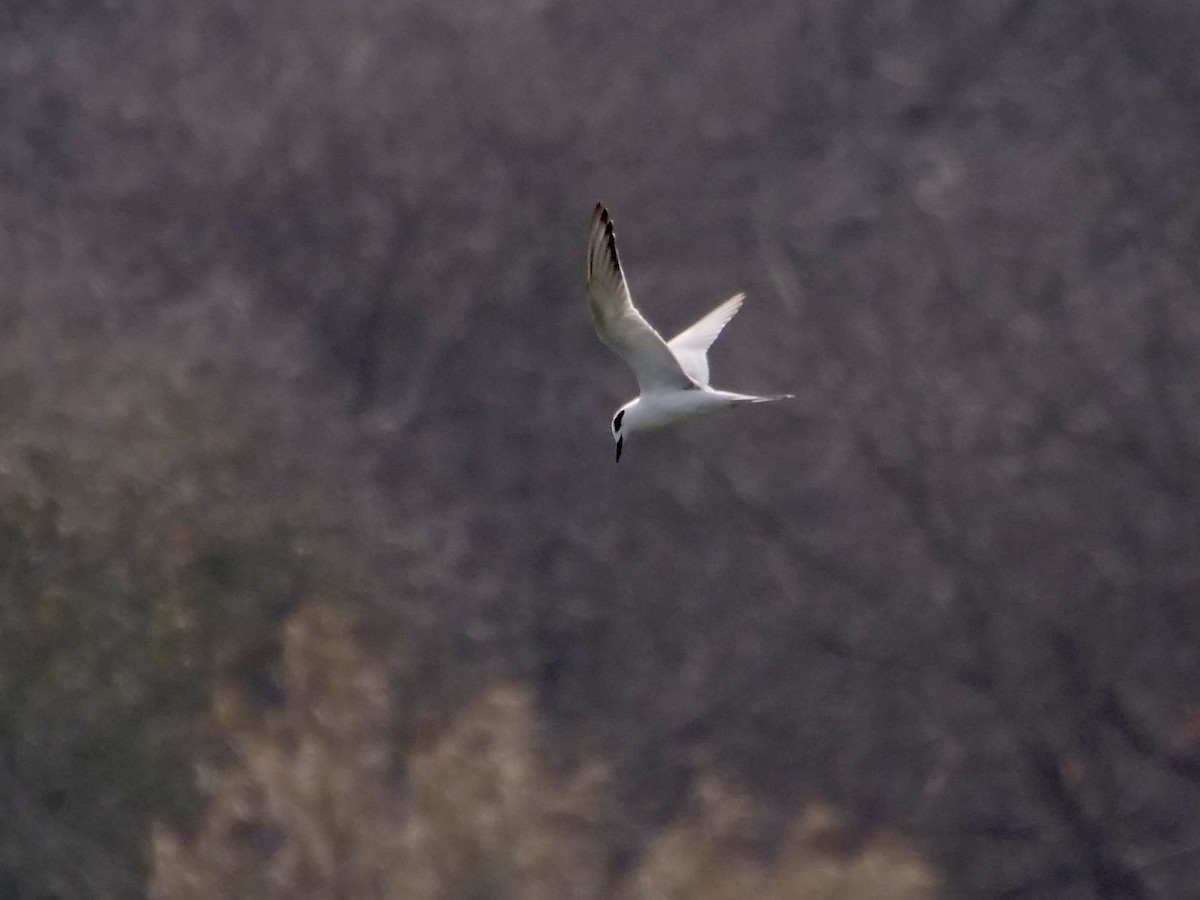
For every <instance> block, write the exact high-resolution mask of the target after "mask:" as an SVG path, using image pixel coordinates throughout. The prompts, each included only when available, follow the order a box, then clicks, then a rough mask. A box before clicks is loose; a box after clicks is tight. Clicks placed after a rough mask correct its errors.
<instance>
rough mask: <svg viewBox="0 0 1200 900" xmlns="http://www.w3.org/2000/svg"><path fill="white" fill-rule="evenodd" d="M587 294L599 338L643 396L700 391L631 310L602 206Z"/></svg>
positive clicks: (592, 240) (595, 216)
mask: <svg viewBox="0 0 1200 900" xmlns="http://www.w3.org/2000/svg"><path fill="white" fill-rule="evenodd" d="M587 295H588V309H590V310H591V314H592V325H594V326H595V328H596V334H598V335H599V336H600V340H601V341H603V342H604V343H605V344H606V345H607V346H608V347H610V348H611V349H612V350H614V351H615V352H616V353H617V354H618V355H619V356H620V357H621V358H622V359H624V360H625V362H626V363H627V364H628V365H629V367H630V368H631V369H633V374H634V375H635V376H637V381H638V388H639V389H640V390H641V392H642V393H643V394H646V393H651V392H653V391H661V390H682V389H686V388H691V387H695V386H696V385H695V383H694V382H693V381H692V379H691V378H690V377H688V375H687V374H686V373H685V372H684V370H683V368H682V367H681V366H680V364H679V360H677V359H676V358H675V354H673V353H672V352H671V348H670V347H668V346H667V342H666V341H664V340H663V339H662V337H661V336H660V335H659V333H658V332H657V331H655V330H654V329H653V328H651V327H650V323H649V322H647V321H646V320H645V319H644V318H642V315H641V313H639V312H638V311H637V308H636V307H635V306H634V305H633V299H632V298H631V297H630V296H629V286H628V285H627V284H626V283H625V274H624V272H623V271H622V269H621V262H620V260H619V259H618V258H617V241H616V238H615V237H614V236H613V225H612V219H611V218H609V215H608V210H606V209H605V208H604V206H603V205H602V204H599V203H597V204H596V209H595V210H594V211H593V213H592V223H591V229H590V232H589V235H588V270H587Z"/></svg>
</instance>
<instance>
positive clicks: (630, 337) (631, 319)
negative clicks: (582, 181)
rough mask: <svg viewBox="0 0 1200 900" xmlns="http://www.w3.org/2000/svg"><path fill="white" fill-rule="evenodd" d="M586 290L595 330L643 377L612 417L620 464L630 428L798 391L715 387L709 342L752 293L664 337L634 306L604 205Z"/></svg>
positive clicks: (595, 222)
mask: <svg viewBox="0 0 1200 900" xmlns="http://www.w3.org/2000/svg"><path fill="white" fill-rule="evenodd" d="M587 296H588V308H589V309H590V310H591V314H592V324H593V325H594V326H595V328H596V334H598V335H599V336H600V340H601V341H603V342H604V343H605V344H606V345H607V346H608V347H609V348H610V349H612V350H613V351H615V352H616V353H617V355H618V356H620V357H621V358H622V359H624V360H625V362H626V363H627V364H628V365H629V368H631V369H633V374H634V375H635V376H636V377H637V383H638V391H639V393H638V396H637V397H635V398H634V399H632V400H630V401H629V402H628V403H626V404H625V405H624V406H622V407H621V408H620V409H618V410H617V411H616V412H615V413H613V417H612V436H613V440H614V441H616V444H617V462H620V461H621V448H622V447H623V446H624V444H625V436H626V435H628V434H633V433H634V432H637V431H651V430H653V429H655V428H663V427H665V426H667V425H674V424H675V423H677V422H683V421H686V420H688V419H694V418H697V417H698V416H705V415H708V414H709V413H714V412H716V411H717V410H719V409H725V408H727V407H730V406H738V405H740V404H743V403H769V402H770V401H772V400H787V399H791V398H792V396H793V395H792V394H773V395H770V396H765V397H760V396H756V395H754V394H735V393H732V392H730V391H719V390H716V389H714V388H712V387H709V384H708V348H709V347H711V346H712V343H713V341H715V340H716V339H717V335H719V334H720V333H721V329H722V328H724V327H725V326H726V325H727V324H729V320H730V319H732V318H733V317H734V314H735V313H737V311H738V310H739V309H741V307H742V301H743V300H745V299H746V295H745V294H740V293H739V294H734V295H733V296H732V297H730V298H729V299H728V300H726V301H725V302H724V303H722V304H721V305H720V306H718V307H717V308H716V309H714V310H713V311H712V312H710V313H709V314H708V315H706V316H705V317H704V318H702V319H700V321H698V322H696V323H695V324H694V325H691V326H689V327H687V328H685V329H683V331H681V332H679V334H677V335H675V337H673V338H671V340H669V341H664V340H663V339H662V337H660V336H659V333H658V332H657V331H655V330H654V329H653V328H652V327H651V326H650V323H649V322H647V321H646V320H645V319H644V318H642V314H641V313H639V312H638V311H637V307H635V306H634V305H633V298H632V297H630V295H629V285H628V284H626V282H625V272H624V270H623V269H622V267H621V263H620V260H619V259H618V258H617V239H616V237H615V236H614V235H613V223H612V218H611V217H610V216H609V214H608V210H607V209H605V208H604V205H603V204H601V203H597V204H596V209H595V211H594V212H593V213H592V224H591V230H590V233H589V235H588V262H587Z"/></svg>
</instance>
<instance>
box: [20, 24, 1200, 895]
mask: <svg viewBox="0 0 1200 900" xmlns="http://www.w3.org/2000/svg"><path fill="white" fill-rule="evenodd" d="M1198 42H1200V8H1198V7H1196V6H1195V5H1194V4H1192V3H1185V2H1182V0H1179V2H1172V0H1148V2H1136V3H1134V2H1124V0H1086V2H1079V3H1073V4H1061V3H1049V2H1040V0H1017V2H946V0H909V2H901V0H895V2H881V0H824V2H811V3H805V4H795V3H787V2H774V0H768V2H764V3H759V4H752V5H749V6H746V5H739V4H720V3H687V4H673V3H672V4H665V5H663V4H659V5H649V6H648V5H647V4H642V3H635V2H626V0H614V2H610V3H605V4H594V5H585V4H575V3H567V2H557V0H525V2H513V3H508V4H501V3H489V2H483V0H462V2H456V3H451V4H446V3H435V2H416V0H413V2H400V0H397V2H388V0H373V2H366V0H296V2H291V3H282V2H280V3H266V4H253V3H242V2H239V0H206V2H194V0H188V2H184V0H159V2H152V3H133V2H127V0H110V2H106V3H99V4H97V3H86V4H84V3H78V4H77V3H72V2H66V0H62V2H49V3H47V2H27V0H8V2H7V3H6V4H5V5H4V6H3V7H2V8H0V314H2V316H3V322H2V328H0V416H2V421H3V427H2V428H0V462H2V466H0V494H2V501H0V896H3V897H9V896H11V897H60V896H61V897H84V896H120V895H123V894H128V893H129V892H132V891H135V890H137V891H140V890H141V888H140V887H139V885H140V884H141V883H142V881H143V879H144V877H145V867H146V857H145V846H146V841H147V829H148V828H149V823H150V822H151V821H155V820H159V819H163V818H167V819H170V820H171V821H177V822H180V823H183V826H184V827H186V824H187V823H188V822H194V821H195V820H196V816H198V815H200V809H201V808H202V804H201V803H200V801H199V800H198V799H197V796H196V795H195V793H194V791H193V788H192V781H193V780H192V773H193V767H192V762H193V755H192V750H193V746H194V745H193V744H192V743H191V742H190V741H191V739H190V738H189V737H188V736H189V735H193V734H194V729H196V728H197V727H199V726H198V725H196V722H197V721H198V717H201V718H202V716H201V713H200V712H199V711H201V710H203V709H204V708H205V707H206V704H207V703H208V701H207V699H206V698H207V697H208V696H209V694H210V692H211V691H212V689H213V686H214V685H215V684H217V683H223V682H225V681H229V680H232V681H233V682H235V683H237V684H239V685H240V686H241V687H242V689H244V690H246V691H248V692H249V693H250V695H251V696H253V697H254V698H255V703H256V704H261V706H262V707H263V708H265V709H269V708H271V707H272V705H273V704H278V703H280V702H282V701H281V698H280V697H279V693H280V691H281V690H282V688H281V687H280V685H279V682H278V678H277V677H276V675H275V674H274V673H275V668H274V661H275V660H276V659H277V654H278V632H279V628H280V623H281V622H282V621H284V620H285V619H286V618H287V616H288V615H290V614H291V612H292V611H293V610H294V609H296V608H297V606H298V605H303V604H304V603H306V602H308V601H309V599H310V598H311V597H313V596H314V595H320V596H322V597H328V598H332V599H334V600H336V601H337V602H338V603H344V604H345V605H346V607H347V608H349V609H351V610H353V613H354V615H355V616H356V617H358V618H359V620H360V621H361V623H362V624H363V627H364V629H365V631H366V632H368V633H369V634H370V635H372V639H373V641H374V644H373V646H375V648H376V651H377V655H378V658H379V659H381V660H385V661H387V662H388V664H389V665H390V666H391V667H392V669H393V671H392V679H393V680H392V689H391V698H392V702H393V704H394V712H395V717H396V720H397V721H398V722H401V723H403V722H410V721H418V720H422V719H421V717H422V716H432V717H433V718H434V719H436V718H437V716H439V715H449V712H448V711H450V710H453V709H454V708H456V707H457V706H458V705H460V704H462V703H465V702H468V701H469V700H470V698H472V697H474V696H476V695H477V694H478V692H479V691H480V690H482V689H483V688H484V687H485V686H486V685H488V684H491V683H494V682H495V681H496V680H497V679H509V680H512V681H515V682H516V683H519V684H522V685H526V686H528V687H529V688H531V689H532V690H533V691H534V692H535V693H536V697H537V698H538V704H539V708H540V711H541V713H542V715H543V717H544V721H545V723H546V734H545V736H544V742H545V748H544V750H545V753H546V754H547V756H548V757H550V758H553V759H555V760H557V761H558V762H557V763H556V764H558V765H561V766H563V767H567V768H569V767H570V765H571V760H573V759H575V758H577V757H578V755H579V754H581V753H589V754H590V753H597V754H600V755H601V756H603V757H604V758H605V759H607V760H609V761H610V762H611V764H612V765H613V767H614V771H615V772H616V773H617V780H616V788H615V790H616V796H617V798H618V809H619V815H618V816H617V817H616V818H615V819H613V820H612V821H611V822H610V823H609V825H608V826H607V827H606V828H605V829H603V830H602V832H601V833H600V836H599V837H598V838H597V840H598V841H600V842H601V845H602V847H603V852H604V853H605V854H606V858H608V859H609V861H610V862H609V865H610V867H611V871H612V872H613V873H614V877H615V878H618V879H619V877H620V875H621V873H622V872H623V871H627V870H629V869H630V868H631V867H633V866H636V864H637V859H638V856H639V854H640V853H641V852H642V850H643V848H644V844H645V841H646V840H647V836H648V835H650V834H652V833H653V832H654V830H655V829H656V828H658V827H659V826H660V825H661V824H662V823H663V822H666V821H669V820H670V819H672V818H673V817H674V816H675V815H676V814H677V813H678V812H679V811H680V808H681V804H682V803H683V802H684V800H683V798H684V797H686V796H687V794H688V791H689V789H690V786H691V785H692V783H693V780H694V779H695V777H696V775H697V772H698V771H700V770H701V769H704V770H710V769H715V770H717V771H721V772H727V773H729V774H730V776H731V777H736V778H737V779H739V780H740V781H741V782H743V783H746V784H748V785H750V786H751V787H752V789H753V790H754V791H756V792H758V794H759V800H760V802H761V804H762V805H763V808H764V810H770V809H790V808H794V807H796V806H797V805H798V804H800V803H801V802H802V801H803V800H805V799H807V798H813V797H817V798H821V799H824V800H827V801H829V802H831V803H833V804H834V805H835V806H837V807H838V808H839V809H841V810H843V811H844V813H845V815H846V816H847V817H848V820H849V821H850V822H852V823H854V828H855V829H857V833H859V834H860V835H861V836H863V839H864V840H865V839H867V837H868V836H869V835H871V834H873V833H874V832H875V831H876V830H877V829H881V828H885V829H892V830H895V831H897V832H899V833H903V834H907V835H911V836H913V837H914V838H916V839H918V840H920V841H922V842H924V846H926V847H927V848H928V851H929V854H930V857H931V859H933V860H934V862H935V864H936V866H937V867H938V868H939V869H940V870H941V871H942V872H943V873H944V877H945V879H946V892H947V894H948V895H949V896H970V897H984V896H987V897H1014V898H1015V897H1063V898H1067V897H1070V898H1075V897H1078V898H1083V897H1112V898H1117V897H1121V898H1125V897H1130V898H1179V897H1184V896H1189V895H1191V894H1192V893H1193V892H1194V891H1195V890H1196V887H1195V886H1196V884H1198V883H1200V819H1198V818H1197V812H1196V810H1197V808H1198V805H1197V804H1198V801H1200V724H1198V723H1200V687H1198V685H1200V680H1198V675H1200V672H1198V669H1200V658H1198V653H1200V649H1198V647H1200V607H1198V606H1197V601H1198V599H1200V597H1198V589H1200V556H1198V551H1200V408H1198V405H1197V404H1198V400H1200V390H1198V384H1200V382H1198V376H1200V364H1198V359H1200V357H1198V355H1197V346H1198V344H1197V340H1198V338H1200V308H1198V306H1197V299H1198V298H1197V293H1198V289H1200V167H1198V165H1197V163H1198V160H1200V156H1198V154H1197V147H1198V146H1200V65H1198V64H1197V62H1196V51H1195V48H1196V46H1197V44H1198ZM597 200H603V201H604V202H605V203H606V204H607V205H608V206H609V208H610V209H611V211H612V213H613V216H614V218H615V220H616V223H617V230H618V234H619V238H620V242H621V252H622V257H623V262H624V264H625V266H626V269H627V271H628V273H629V277H630V281H631V285H632V288H633V291H634V295H635V298H636V300H637V302H638V303H639V305H640V306H641V307H642V309H643V310H644V311H645V313H646V314H647V315H648V317H649V318H650V319H651V321H652V322H654V323H656V324H657V325H659V326H660V327H661V329H662V330H663V331H666V332H673V330H675V329H677V328H679V327H682V326H684V325H686V324H688V323H690V322H691V321H692V320H694V319H695V318H697V317H698V316H699V315H701V314H702V313H704V312H706V311H707V310H708V309H710V308H711V307H712V306H713V305H715V304H716V303H717V302H718V301H720V300H721V299H723V298H725V297H726V296H728V295H729V294H731V293H733V292H734V291H737V290H746V291H747V292H748V294H749V299H748V301H747V304H746V306H745V308H744V309H743V311H742V312H741V313H740V315H739V316H738V317H737V318H736V319H735V320H734V321H733V322H732V323H731V325H730V326H729V328H728V329H727V330H726V332H725V333H724V335H723V336H722V338H721V340H720V341H719V342H718V343H717V344H716V346H715V348H714V352H713V378H714V382H715V383H716V384H718V385H720V386H723V387H728V388H731V389H736V390H747V391H760V390H761V391H784V390H786V391H793V392H795V393H796V394H797V396H798V399H797V400H796V401H795V402H793V403H791V404H789V405H776V406H773V407H763V408H757V409H750V410H739V411H735V412H731V413H727V414H724V415H722V416H720V417H714V418H713V419H710V420H706V421H702V422H698V423H695V424H692V425H688V426H686V427H682V428H679V429H676V430H672V431H669V432H664V433H662V434H659V435H654V436H648V437H645V438H639V439H636V440H634V441H631V442H629V444H628V446H627V447H626V453H625V456H624V458H623V460H622V462H621V463H620V465H619V466H614V465H613V463H612V446H611V441H610V438H609V434H608V416H609V415H610V413H611V411H612V410H613V409H615V408H616V407H617V406H618V405H619V404H621V403H623V402H624V401H625V400H626V399H628V398H629V397H630V396H632V394H633V392H634V384H633V380H632V378H631V377H630V375H629V373H628V371H627V370H626V369H625V368H624V366H623V364H622V363H621V362H620V361H619V360H617V359H616V358H615V357H613V356H611V355H610V354H608V353H607V351H605V349H604V348H603V347H602V346H601V345H600V344H599V343H598V342H597V341H596V339H595V336H594V335H593V334H592V332H591V329H590V325H589V322H588V319H587V315H586V308H585V304H584V298H583V271H584V244H585V238H586V226H587V221H588V216H589V214H590V212H591V209H592V206H593V204H594V203H595V202H596V201H597ZM176 616H182V617H183V618H182V619H177V618H173V617H176ZM185 620H186V622H188V623H189V624H188V625H187V627H186V628H182V627H181V628H180V629H177V630H176V631H175V632H172V631H171V629H170V628H167V632H170V633H171V634H173V635H175V636H174V637H171V638H170V639H169V640H168V639H167V638H164V637H163V634H164V631H163V628H164V627H165V626H163V624H162V623H163V622H165V621H171V622H177V621H185ZM181 635H182V636H181ZM422 721H423V720H422ZM406 727H407V726H404V725H399V726H397V735H396V738H395V740H396V741H397V742H403V741H404V740H406V739H407V738H406V733H407V732H406V730H405V729H406ZM774 839H775V838H773V837H772V835H771V833H769V829H768V831H767V832H764V833H763V834H761V835H759V837H758V842H759V844H760V845H761V847H760V849H761V850H762V852H765V853H767V854H768V855H769V854H770V852H771V847H772V841H773V840H774Z"/></svg>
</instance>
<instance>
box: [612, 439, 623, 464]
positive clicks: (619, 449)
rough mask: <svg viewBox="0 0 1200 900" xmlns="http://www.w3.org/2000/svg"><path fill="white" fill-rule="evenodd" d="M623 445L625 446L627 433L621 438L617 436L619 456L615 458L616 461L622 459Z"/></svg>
mask: <svg viewBox="0 0 1200 900" xmlns="http://www.w3.org/2000/svg"><path fill="white" fill-rule="evenodd" d="M623 446H625V435H621V436H620V437H619V438H617V458H616V460H614V461H615V462H620V461H621V448H622V447H623Z"/></svg>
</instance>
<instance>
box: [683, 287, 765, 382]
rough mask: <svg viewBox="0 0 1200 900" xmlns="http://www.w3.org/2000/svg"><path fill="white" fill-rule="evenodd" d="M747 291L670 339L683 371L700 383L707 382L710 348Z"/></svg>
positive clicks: (740, 304) (734, 296) (734, 313)
mask: <svg viewBox="0 0 1200 900" xmlns="http://www.w3.org/2000/svg"><path fill="white" fill-rule="evenodd" d="M745 299H746V295H745V294H734V295H733V296H732V297H730V298H729V299H728V300H726V301H725V302H724V303H722V304H721V305H720V306H718V307H717V308H716V309H714V310H713V311H712V312H710V313H709V314H708V315H706V316H705V317H704V318H703V319H701V320H700V321H698V322H696V323H695V324H694V325H689V326H688V327H687V328H685V329H684V330H683V331H681V332H679V334H677V335H675V337H673V338H671V340H669V341H668V342H667V347H669V348H670V350H671V352H672V353H674V354H675V358H676V359H677V360H679V365H680V366H681V367H682V368H683V371H684V372H685V373H686V374H687V375H688V377H690V378H691V379H692V380H693V381H695V382H696V383H697V384H708V348H709V347H711V346H712V344H713V341H715V340H716V339H717V335H719V334H720V333H721V329H722V328H724V327H725V326H726V325H728V324H729V320H730V319H732V318H733V317H734V316H735V315H737V311H738V310H739V309H741V308H742V301H743V300H745Z"/></svg>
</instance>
